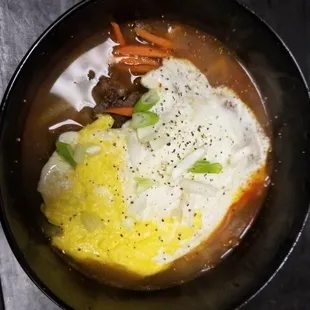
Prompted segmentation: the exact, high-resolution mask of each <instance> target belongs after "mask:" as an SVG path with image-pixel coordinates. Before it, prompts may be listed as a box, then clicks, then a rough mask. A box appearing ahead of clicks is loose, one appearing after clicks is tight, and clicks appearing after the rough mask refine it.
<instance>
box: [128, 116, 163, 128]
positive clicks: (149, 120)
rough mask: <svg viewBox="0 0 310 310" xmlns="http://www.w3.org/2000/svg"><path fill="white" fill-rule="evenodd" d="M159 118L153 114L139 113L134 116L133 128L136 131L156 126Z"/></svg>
mask: <svg viewBox="0 0 310 310" xmlns="http://www.w3.org/2000/svg"><path fill="white" fill-rule="evenodd" d="M158 121H159V116H158V115H157V114H155V113H153V112H138V113H134V114H133V115H132V120H131V127H132V128H134V129H138V128H143V127H147V126H152V125H155V124H156V123H157V122H158Z"/></svg>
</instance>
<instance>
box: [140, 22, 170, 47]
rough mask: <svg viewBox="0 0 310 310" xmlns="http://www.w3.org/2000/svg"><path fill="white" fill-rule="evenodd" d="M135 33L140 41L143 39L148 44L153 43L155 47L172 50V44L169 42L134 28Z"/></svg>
mask: <svg viewBox="0 0 310 310" xmlns="http://www.w3.org/2000/svg"><path fill="white" fill-rule="evenodd" d="M135 32H136V34H137V35H138V36H139V37H141V38H142V39H144V40H146V41H148V42H150V43H154V44H155V45H158V46H161V47H164V48H172V47H173V43H172V42H171V41H170V40H168V39H165V38H162V37H158V36H156V35H154V34H152V33H150V32H148V31H146V30H144V29H142V28H139V27H136V28H135Z"/></svg>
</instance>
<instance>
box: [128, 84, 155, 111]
mask: <svg viewBox="0 0 310 310" xmlns="http://www.w3.org/2000/svg"><path fill="white" fill-rule="evenodd" d="M159 100H160V95H159V92H158V91H157V90H156V89H151V90H150V91H148V92H147V93H146V94H144V95H143V96H142V97H141V98H140V99H139V100H138V102H137V103H136V105H135V106H134V112H145V111H148V110H149V109H151V108H152V107H153V106H154V105H155V104H157V103H158V102H159Z"/></svg>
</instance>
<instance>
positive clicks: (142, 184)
mask: <svg viewBox="0 0 310 310" xmlns="http://www.w3.org/2000/svg"><path fill="white" fill-rule="evenodd" d="M135 181H136V182H137V193H138V194H140V193H142V192H144V191H146V190H147V189H149V188H150V187H152V186H153V185H154V184H155V182H154V181H153V180H152V179H148V178H139V177H136V178H135Z"/></svg>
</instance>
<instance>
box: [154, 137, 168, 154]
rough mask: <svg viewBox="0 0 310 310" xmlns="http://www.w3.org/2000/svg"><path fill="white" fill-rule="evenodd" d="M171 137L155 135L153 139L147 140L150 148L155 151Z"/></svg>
mask: <svg viewBox="0 0 310 310" xmlns="http://www.w3.org/2000/svg"><path fill="white" fill-rule="evenodd" d="M170 140H171V139H169V138H168V137H167V136H157V137H156V138H154V139H153V140H151V141H149V143H150V145H151V148H152V149H153V150H154V151H156V150H158V149H160V148H161V147H163V146H164V145H166V144H167V143H168V142H169V141H170Z"/></svg>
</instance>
